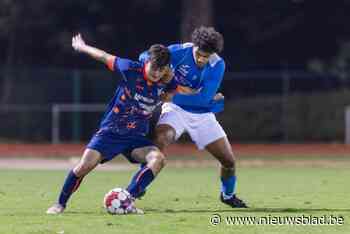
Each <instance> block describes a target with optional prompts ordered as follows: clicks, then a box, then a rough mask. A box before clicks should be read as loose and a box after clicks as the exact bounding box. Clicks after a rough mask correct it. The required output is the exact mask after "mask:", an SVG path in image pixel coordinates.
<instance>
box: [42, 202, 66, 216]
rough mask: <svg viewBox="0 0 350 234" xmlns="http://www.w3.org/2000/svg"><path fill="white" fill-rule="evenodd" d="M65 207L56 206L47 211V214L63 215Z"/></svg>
mask: <svg viewBox="0 0 350 234" xmlns="http://www.w3.org/2000/svg"><path fill="white" fill-rule="evenodd" d="M64 209H65V207H64V206H62V205H60V204H58V203H57V204H54V205H53V206H51V207H50V208H49V209H47V211H46V214H53V215H56V214H61V213H63V211H64Z"/></svg>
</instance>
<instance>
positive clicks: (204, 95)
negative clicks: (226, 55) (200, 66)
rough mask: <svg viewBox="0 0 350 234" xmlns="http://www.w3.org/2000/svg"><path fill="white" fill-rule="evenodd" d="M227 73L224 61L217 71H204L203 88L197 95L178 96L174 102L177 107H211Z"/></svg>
mask: <svg viewBox="0 0 350 234" xmlns="http://www.w3.org/2000/svg"><path fill="white" fill-rule="evenodd" d="M224 72H225V63H224V62H223V61H222V62H220V63H219V64H217V65H216V67H215V69H210V70H206V71H204V74H203V82H204V83H203V87H202V89H201V90H200V91H199V92H198V93H196V94H181V93H178V94H176V95H175V96H174V97H173V99H172V101H173V102H174V103H175V104H177V105H188V106H194V107H210V106H212V105H213V102H215V100H214V97H215V95H216V94H217V91H218V89H219V87H220V84H221V82H222V79H223V76H224Z"/></svg>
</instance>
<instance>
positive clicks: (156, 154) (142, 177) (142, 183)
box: [127, 146, 165, 198]
mask: <svg viewBox="0 0 350 234" xmlns="http://www.w3.org/2000/svg"><path fill="white" fill-rule="evenodd" d="M130 156H131V158H132V159H133V160H135V161H137V162H139V163H141V167H140V169H139V170H138V171H137V172H136V174H135V175H134V176H133V178H132V180H131V182H130V184H129V186H128V187H127V190H128V191H129V193H130V194H131V195H132V196H133V197H134V198H139V197H140V196H142V195H143V194H144V192H145V190H146V188H147V187H148V186H149V185H150V184H151V183H152V181H153V180H154V179H155V177H156V176H157V175H158V173H159V172H160V171H161V170H162V168H163V167H164V166H165V157H164V154H163V153H162V152H160V150H159V149H158V148H157V147H155V146H146V147H141V148H137V149H134V150H133V151H132V152H131V155H130Z"/></svg>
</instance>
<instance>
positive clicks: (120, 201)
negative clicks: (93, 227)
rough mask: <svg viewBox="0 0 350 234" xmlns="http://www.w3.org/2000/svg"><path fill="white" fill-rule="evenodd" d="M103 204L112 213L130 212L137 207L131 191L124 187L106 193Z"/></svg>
mask: <svg viewBox="0 0 350 234" xmlns="http://www.w3.org/2000/svg"><path fill="white" fill-rule="evenodd" d="M103 206H104V208H106V210H107V212H108V213H110V214H128V213H131V212H132V211H133V210H134V209H135V207H134V200H133V198H132V197H131V195H130V193H129V192H128V191H126V190H125V189H122V188H114V189H112V190H111V191H109V192H108V193H106V195H105V197H104V199H103Z"/></svg>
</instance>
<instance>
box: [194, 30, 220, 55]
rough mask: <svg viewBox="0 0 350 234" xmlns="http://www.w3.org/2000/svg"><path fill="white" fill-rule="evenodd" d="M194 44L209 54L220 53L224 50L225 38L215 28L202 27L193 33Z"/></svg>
mask: <svg viewBox="0 0 350 234" xmlns="http://www.w3.org/2000/svg"><path fill="white" fill-rule="evenodd" d="M192 42H193V44H194V45H195V46H198V48H199V49H200V50H202V51H205V52H207V53H218V52H221V51H222V50H223V48H224V38H223V36H222V35H221V33H219V32H217V31H216V30H215V29H214V28H213V27H204V26H201V27H199V28H196V29H195V30H194V31H193V33H192Z"/></svg>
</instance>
